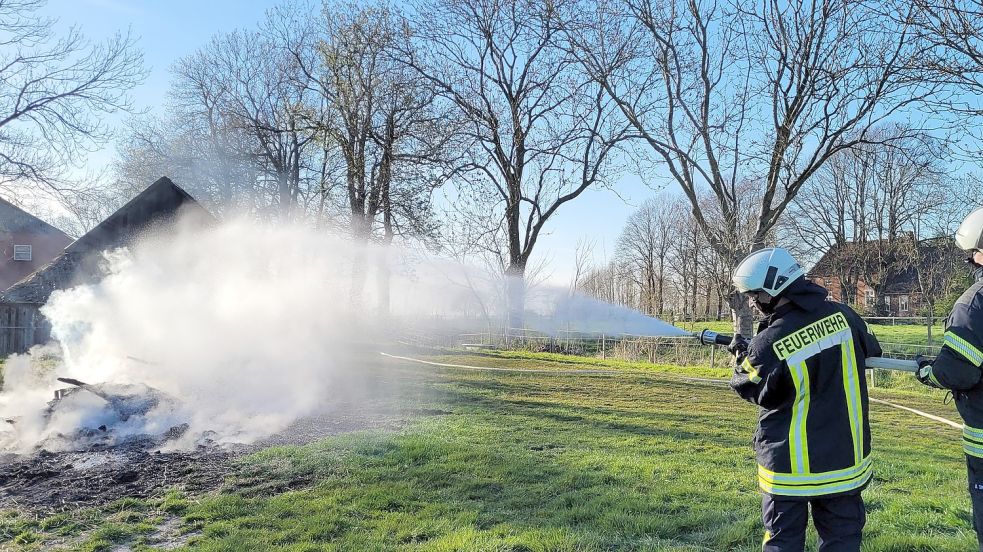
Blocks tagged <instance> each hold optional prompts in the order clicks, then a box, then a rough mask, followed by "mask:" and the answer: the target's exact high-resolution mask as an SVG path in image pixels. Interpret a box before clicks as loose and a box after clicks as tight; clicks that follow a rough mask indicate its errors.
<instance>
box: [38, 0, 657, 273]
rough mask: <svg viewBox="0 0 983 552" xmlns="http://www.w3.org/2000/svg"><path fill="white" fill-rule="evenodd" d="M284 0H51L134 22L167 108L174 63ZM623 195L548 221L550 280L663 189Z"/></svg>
mask: <svg viewBox="0 0 983 552" xmlns="http://www.w3.org/2000/svg"><path fill="white" fill-rule="evenodd" d="M278 3H279V1H278V0H198V1H191V0H169V1H152V0H128V1H127V0H49V3H48V6H47V8H46V11H47V12H48V13H50V14H51V15H52V16H55V17H57V18H58V19H59V30H60V31H64V30H65V29H67V28H68V27H69V26H71V25H76V26H78V27H80V28H81V30H82V32H83V33H84V34H85V35H86V36H87V37H88V38H90V39H93V40H100V39H104V38H106V37H108V36H111V35H112V34H113V33H115V32H117V31H124V32H125V31H126V30H127V29H129V30H130V31H131V32H132V33H133V34H134V35H135V36H136V37H138V39H139V40H138V46H139V48H140V49H141V50H142V51H143V54H144V61H145V63H146V65H147V66H148V68H149V69H150V74H149V76H148V78H147V80H146V81H145V82H144V83H143V84H142V85H140V86H139V87H137V88H135V89H134V90H133V97H134V99H135V103H136V107H137V108H138V109H149V110H154V109H160V108H161V107H162V104H163V102H164V99H165V95H166V92H167V89H168V85H169V81H170V74H169V68H170V67H171V65H172V64H173V63H174V62H175V61H176V60H178V59H180V58H182V57H184V56H186V55H189V54H191V53H193V52H194V51H195V50H196V49H198V48H199V47H201V46H202V45H204V44H205V43H207V42H208V40H209V39H210V38H211V37H212V36H213V35H215V34H217V33H221V32H227V31H231V30H233V29H236V28H249V27H253V26H255V25H256V24H257V23H258V22H259V21H260V20H261V19H262V18H263V15H264V12H265V11H266V10H267V9H268V8H271V7H273V6H275V5H277V4H278ZM114 153H115V146H114V145H110V146H108V147H107V148H105V149H104V150H103V151H101V152H98V153H95V154H93V155H91V156H90V158H89V159H88V166H89V167H91V168H99V167H102V166H105V165H106V164H107V163H109V162H110V161H111V160H112V158H113V155H114ZM618 190H619V195H620V196H621V197H620V198H619V197H618V196H617V195H615V194H614V193H612V192H610V191H607V190H597V191H588V192H586V193H585V194H584V195H583V196H581V197H580V198H578V199H577V200H576V201H573V202H570V203H568V204H567V205H564V206H563V207H561V209H560V210H559V211H558V212H557V214H556V215H554V218H553V219H552V220H551V221H550V222H549V223H547V226H546V227H545V229H544V231H545V232H546V234H545V235H542V236H541V237H540V240H539V242H538V243H537V246H536V248H537V249H536V251H537V252H536V256H537V257H540V258H545V259H547V260H548V261H549V263H550V267H551V268H550V269H548V271H549V272H550V273H551V274H552V276H551V278H550V280H551V281H552V282H555V283H557V284H560V285H568V284H569V281H570V278H571V276H572V273H573V264H574V263H573V261H574V256H575V250H576V247H577V242H578V241H579V240H581V239H582V238H588V239H592V240H594V242H595V250H594V255H595V261H596V262H598V263H601V262H604V261H605V260H606V259H608V258H610V256H611V254H612V252H613V249H614V244H615V241H616V240H617V237H618V234H619V233H620V231H621V228H622V226H623V225H624V222H625V219H626V218H627V217H628V215H630V214H631V212H632V211H633V210H634V209H635V208H636V207H637V206H638V205H639V204H641V202H642V201H644V200H645V199H646V198H647V197H649V196H652V195H654V194H655V193H656V192H655V191H653V190H652V189H650V188H648V187H646V186H645V185H643V184H642V183H641V182H640V180H639V179H638V178H637V177H632V176H627V177H625V178H624V179H623V181H622V182H621V183H620V184H619V185H618Z"/></svg>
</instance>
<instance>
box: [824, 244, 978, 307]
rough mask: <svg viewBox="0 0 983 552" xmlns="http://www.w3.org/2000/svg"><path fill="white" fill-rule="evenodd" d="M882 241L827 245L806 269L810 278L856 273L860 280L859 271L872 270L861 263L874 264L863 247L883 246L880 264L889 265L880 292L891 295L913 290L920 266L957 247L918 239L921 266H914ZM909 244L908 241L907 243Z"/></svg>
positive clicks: (933, 261)
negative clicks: (816, 259) (811, 265)
mask: <svg viewBox="0 0 983 552" xmlns="http://www.w3.org/2000/svg"><path fill="white" fill-rule="evenodd" d="M886 243H887V241H886V240H880V241H870V242H866V243H856V242H846V243H843V244H839V245H834V246H833V247H830V248H829V249H828V250H827V251H826V253H824V254H823V256H822V257H821V258H820V259H819V260H818V261H816V264H815V265H813V267H812V268H811V269H810V270H809V276H810V277H812V278H817V277H819V278H822V277H827V278H829V277H835V276H837V275H839V274H841V273H847V274H850V273H852V274H854V275H858V274H857V273H858V272H859V273H860V274H859V276H860V277H861V279H862V275H863V274H871V273H876V270H875V269H876V268H877V267H873V266H866V267H865V266H863V263H875V262H877V261H876V260H874V259H872V258H870V257H868V256H867V255H864V248H865V247H885V249H884V251H885V253H884V255H883V257H882V261H881V262H882V263H883V264H885V265H890V266H891V270H892V274H890V275H889V277H888V278H887V281H885V282H884V284H883V288H882V293H884V294H885V295H894V294H899V293H913V292H917V291H918V290H919V287H920V286H919V283H918V271H919V269H920V268H922V267H924V266H927V265H929V264H930V263H937V262H939V260H940V259H942V258H944V256H946V255H955V256H957V257H958V256H959V255H960V252H959V250H958V249H957V248H956V247H955V246H954V245H953V242H952V240H951V239H949V238H930V239H924V240H919V242H918V248H919V249H920V254H919V258H920V259H921V263H922V264H921V266H916V265H915V264H913V263H912V262H910V261H908V257H902V256H900V255H898V254H893V253H891V252H890V251H891V250H890V249H889V248H887V246H886ZM909 243H910V242H909Z"/></svg>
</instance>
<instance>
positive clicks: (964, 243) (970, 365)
mask: <svg viewBox="0 0 983 552" xmlns="http://www.w3.org/2000/svg"><path fill="white" fill-rule="evenodd" d="M956 245H958V246H959V248H960V249H962V250H963V251H966V252H967V253H969V257H968V258H967V259H966V262H968V263H969V264H971V265H972V266H973V267H974V276H975V279H976V282H975V283H974V284H973V285H972V286H970V287H969V289H967V290H966V291H965V293H963V294H962V296H960V297H959V299H958V300H957V301H956V304H955V305H954V306H953V307H952V313H951V314H949V318H948V319H947V320H946V327H945V335H943V337H942V350H941V351H940V352H939V356H937V357H936V358H935V360H934V361H932V360H931V359H928V358H924V357H919V358H918V371H917V372H915V376H916V377H917V378H918V381H920V382H922V383H924V384H925V385H928V386H931V387H938V388H941V389H948V390H950V391H952V394H953V396H954V397H955V399H956V408H957V409H958V410H959V415H960V416H962V419H963V423H964V425H963V452H965V453H966V468H967V472H968V475H969V497H970V500H971V501H972V503H973V528H974V529H975V530H976V537H977V540H978V541H979V542H980V550H983V385H980V364H981V363H983V292H981V289H983V278H981V276H983V208H979V209H977V210H975V211H973V212H972V213H970V214H969V216H967V217H966V218H965V220H963V222H962V224H960V225H959V230H957V231H956Z"/></svg>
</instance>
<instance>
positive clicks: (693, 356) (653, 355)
mask: <svg viewBox="0 0 983 552" xmlns="http://www.w3.org/2000/svg"><path fill="white" fill-rule="evenodd" d="M413 341H415V342H416V343H417V344H421V345H426V346H430V347H436V348H450V349H465V350H470V351H481V350H507V351H529V352H540V353H556V354H563V355H573V356H583V357H593V358H599V359H611V360H623V361H630V362H649V363H653V364H664V365H674V366H701V367H710V368H729V367H731V366H732V365H733V357H731V355H730V354H729V353H728V352H727V351H726V350H725V349H724V348H723V347H716V346H708V345H704V344H703V343H701V342H700V341H699V340H698V339H696V338H694V337H692V336H674V337H664V336H662V337H660V336H639V335H625V334H619V335H606V334H584V333H579V332H558V333H556V334H554V335H548V334H543V333H538V332H534V331H531V330H523V329H513V330H510V331H508V332H504V331H502V332H495V331H488V332H475V333H461V334H446V335H435V334H421V335H419V336H415V338H414V339H413ZM881 348H882V350H883V356H885V357H890V358H898V359H905V360H912V359H914V358H915V357H917V356H918V355H926V356H934V355H936V354H938V351H939V347H938V346H933V345H924V344H916V343H894V342H882V343H881ZM882 379H883V378H882Z"/></svg>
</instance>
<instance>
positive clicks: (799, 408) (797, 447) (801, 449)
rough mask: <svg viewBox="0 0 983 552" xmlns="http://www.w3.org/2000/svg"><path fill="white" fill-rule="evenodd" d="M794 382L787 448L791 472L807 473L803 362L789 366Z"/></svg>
mask: <svg viewBox="0 0 983 552" xmlns="http://www.w3.org/2000/svg"><path fill="white" fill-rule="evenodd" d="M789 369H790V370H791V372H792V381H793V382H794V383H795V402H794V403H793V404H792V421H791V423H789V426H788V450H789V455H790V456H791V459H792V473H796V474H807V473H809V438H808V435H807V434H806V421H807V420H808V419H809V370H808V369H807V368H806V363H805V362H800V363H798V364H793V365H791V366H789Z"/></svg>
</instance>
